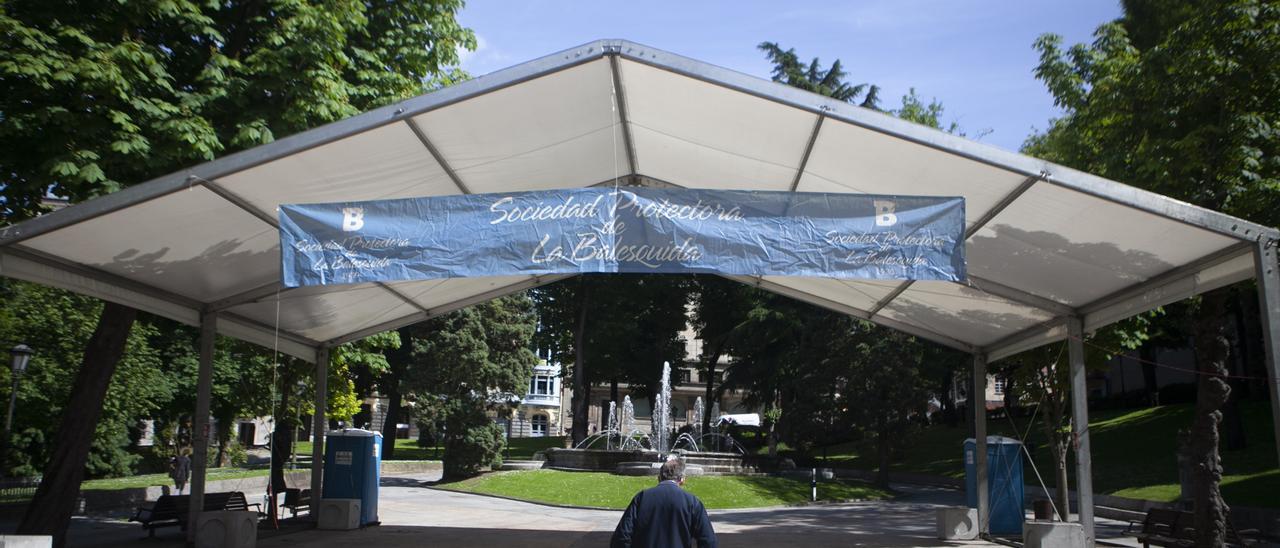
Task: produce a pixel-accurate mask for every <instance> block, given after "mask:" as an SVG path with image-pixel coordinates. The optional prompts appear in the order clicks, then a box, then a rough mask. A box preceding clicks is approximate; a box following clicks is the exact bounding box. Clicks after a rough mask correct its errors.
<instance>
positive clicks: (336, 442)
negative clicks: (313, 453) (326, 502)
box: [322, 429, 382, 526]
mask: <svg viewBox="0 0 1280 548" xmlns="http://www.w3.org/2000/svg"><path fill="white" fill-rule="evenodd" d="M381 471H382V434H379V433H377V432H370V431H368V430H360V429H345V430H334V431H331V432H329V434H328V436H327V439H326V443H325V459H324V483H323V489H322V491H323V493H324V496H323V497H322V498H326V499H359V500H360V525H361V526H365V525H376V524H377V523H378V483H379V481H380V480H381Z"/></svg>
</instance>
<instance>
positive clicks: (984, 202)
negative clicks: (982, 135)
mask: <svg viewBox="0 0 1280 548" xmlns="http://www.w3.org/2000/svg"><path fill="white" fill-rule="evenodd" d="M1025 180H1026V176H1024V175H1020V174H1017V173H1013V172H1010V171H1006V170H1003V169H999V168H996V167H992V166H989V165H986V164H983V163H980V162H974V161H972V160H968V159H965V158H961V157H959V156H955V155H952V154H947V153H945V152H942V151H939V150H936V149H932V148H928V147H925V146H921V145H918V144H915V143H911V142H909V141H905V140H902V139H898V138H896V137H890V136H887V135H884V134H882V133H878V132H875V131H871V130H868V129H863V128H860V127H857V126H854V125H852V124H847V123H844V122H840V121H837V120H828V121H827V122H826V123H824V124H823V126H822V133H821V134H820V135H819V136H818V140H817V141H815V142H814V144H813V152H812V153H810V154H809V163H808V164H806V165H805V174H804V177H803V178H802V179H801V180H800V186H799V187H797V190H800V191H805V192H858V193H865V194H905V195H920V196H964V198H965V221H966V223H965V225H966V226H970V225H972V224H973V223H974V222H976V221H977V220H978V219H980V218H982V216H983V215H985V214H986V213H987V211H989V210H990V209H991V208H993V207H995V206H996V205H997V204H998V203H1000V201H1001V200H1003V199H1004V198H1005V197H1006V196H1008V195H1009V194H1010V193H1011V192H1013V191H1015V190H1016V189H1017V188H1018V187H1019V186H1020V185H1022V183H1023V181H1025Z"/></svg>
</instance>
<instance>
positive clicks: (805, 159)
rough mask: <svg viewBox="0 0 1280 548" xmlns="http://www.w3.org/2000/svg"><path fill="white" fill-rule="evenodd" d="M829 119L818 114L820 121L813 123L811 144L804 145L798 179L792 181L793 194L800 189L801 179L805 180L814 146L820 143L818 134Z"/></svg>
mask: <svg viewBox="0 0 1280 548" xmlns="http://www.w3.org/2000/svg"><path fill="white" fill-rule="evenodd" d="M826 119H827V115H826V112H825V111H824V112H820V113H818V119H817V120H814V122H813V131H812V132H810V133H809V142H808V143H805V145H804V152H803V153H801V154H800V165H799V166H797V167H796V177H795V179H792V180H791V192H795V191H796V189H797V188H800V179H803V178H804V170H805V168H806V167H808V166H809V155H810V154H813V145H814V144H815V143H817V142H818V133H820V132H822V122H823V121H824V120H826Z"/></svg>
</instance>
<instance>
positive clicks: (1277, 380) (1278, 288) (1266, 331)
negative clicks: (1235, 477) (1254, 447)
mask: <svg viewBox="0 0 1280 548" xmlns="http://www.w3.org/2000/svg"><path fill="white" fill-rule="evenodd" d="M1253 257H1254V262H1255V263H1256V264H1257V268H1258V301H1259V305H1260V306H1259V307H1258V310H1259V312H1260V314H1259V315H1260V316H1262V340H1263V341H1265V343H1266V349H1267V359H1266V362H1267V387H1268V388H1269V389H1270V390H1271V428H1272V429H1273V434H1274V435H1275V439H1276V458H1280V356H1277V355H1276V350H1277V348H1276V342H1277V341H1280V271H1278V270H1277V264H1276V244H1275V242H1271V241H1263V242H1258V243H1257V247H1256V248H1255V249H1254V252H1253Z"/></svg>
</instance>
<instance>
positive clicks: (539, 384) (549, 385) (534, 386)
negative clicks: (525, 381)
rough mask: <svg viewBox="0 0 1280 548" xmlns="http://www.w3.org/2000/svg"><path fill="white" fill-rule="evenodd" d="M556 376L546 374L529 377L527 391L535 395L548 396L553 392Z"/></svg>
mask: <svg viewBox="0 0 1280 548" xmlns="http://www.w3.org/2000/svg"><path fill="white" fill-rule="evenodd" d="M555 390H556V378H555V377H551V376H548V375H534V377H533V378H532V379H529V393H530V394H533V395H535V396H550V395H552V394H554V393H555Z"/></svg>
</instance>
